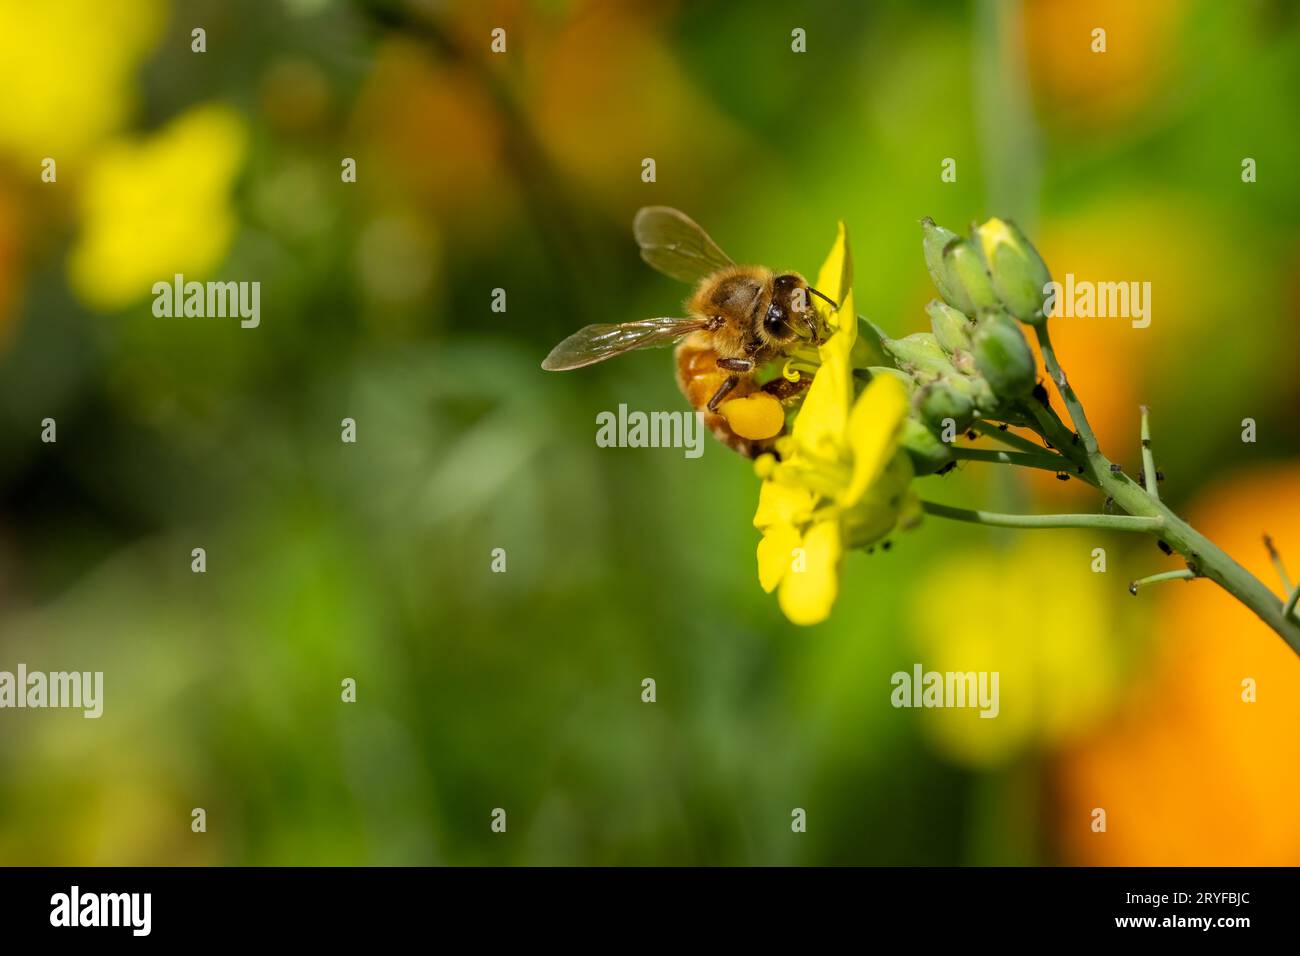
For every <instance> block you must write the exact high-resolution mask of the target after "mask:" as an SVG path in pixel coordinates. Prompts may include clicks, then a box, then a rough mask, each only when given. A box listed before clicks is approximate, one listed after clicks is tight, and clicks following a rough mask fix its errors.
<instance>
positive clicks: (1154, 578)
mask: <svg viewBox="0 0 1300 956" xmlns="http://www.w3.org/2000/svg"><path fill="white" fill-rule="evenodd" d="M1196 576H1197V575H1196V572H1195V571H1192V570H1190V569H1188V568H1183V569H1182V570H1181V571H1162V572H1161V573H1160V574H1152V575H1148V576H1147V577H1145V578H1138V579H1137V580H1136V581H1134V582H1133V583H1132V584H1130V585H1129V586H1128V593H1129V594H1137V593H1138V588H1144V587H1146V586H1147V585H1148V584H1159V583H1160V582H1161V581H1190V580H1192V578H1194V577H1196Z"/></svg>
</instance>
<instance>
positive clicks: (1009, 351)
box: [972, 312, 1037, 399]
mask: <svg viewBox="0 0 1300 956" xmlns="http://www.w3.org/2000/svg"><path fill="white" fill-rule="evenodd" d="M973 341H974V346H973V349H972V351H973V353H974V355H975V366H976V368H978V369H979V372H980V375H981V376H983V377H984V379H985V380H986V381H987V382H988V384H989V387H990V388H991V389H992V390H993V394H994V395H995V396H996V397H997V398H999V399H1016V398H1023V397H1024V396H1026V395H1028V394H1029V393H1030V391H1032V390H1033V387H1034V382H1035V380H1036V378H1037V374H1036V368H1035V365H1034V353H1033V352H1031V351H1030V350H1029V343H1028V342H1026V341H1025V336H1024V333H1022V332H1021V331H1020V327H1019V326H1018V325H1016V323H1015V322H1014V321H1012V319H1011V316H1009V315H1007V314H1006V313H1005V312H986V313H984V314H983V315H981V316H980V318H979V321H978V322H976V323H975V335H974V337H973Z"/></svg>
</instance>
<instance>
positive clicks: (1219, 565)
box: [1026, 326, 1300, 654]
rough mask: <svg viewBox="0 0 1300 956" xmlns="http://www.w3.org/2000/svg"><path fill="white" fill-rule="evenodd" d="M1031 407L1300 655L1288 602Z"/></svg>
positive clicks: (1068, 392)
mask: <svg viewBox="0 0 1300 956" xmlns="http://www.w3.org/2000/svg"><path fill="white" fill-rule="evenodd" d="M1038 329H1039V341H1040V342H1041V343H1043V354H1044V358H1045V360H1046V361H1047V364H1048V369H1049V371H1050V370H1052V369H1056V372H1058V373H1059V371H1060V365H1059V364H1058V363H1057V361H1056V355H1055V353H1054V352H1052V351H1051V343H1050V341H1049V340H1048V339H1047V334H1046V329H1045V327H1043V326H1039V327H1038ZM1049 356H1050V357H1049ZM1054 374H1055V373H1054ZM1057 381H1058V382H1059V381H1060V379H1059V378H1058V379H1057ZM1067 381H1068V380H1067ZM1061 394H1062V396H1063V397H1065V398H1066V401H1067V403H1070V402H1073V403H1075V404H1077V403H1078V398H1077V397H1076V396H1075V395H1074V391H1073V389H1070V388H1069V387H1068V385H1067V386H1066V387H1065V388H1063V389H1062V390H1061ZM1026 404H1027V406H1028V408H1029V410H1030V411H1031V413H1032V414H1033V415H1034V417H1035V419H1036V420H1037V421H1038V423H1039V425H1040V427H1041V428H1042V429H1043V432H1042V434H1043V436H1044V437H1045V438H1047V440H1048V441H1051V442H1054V443H1057V444H1058V447H1060V448H1061V451H1062V453H1063V454H1065V455H1067V456H1068V457H1071V458H1075V457H1076V455H1078V453H1079V452H1081V451H1084V452H1085V453H1084V455H1083V458H1084V460H1085V461H1086V467H1087V469H1088V473H1089V475H1090V476H1091V478H1092V480H1093V482H1094V483H1095V484H1096V485H1098V487H1100V488H1101V490H1102V491H1104V492H1106V494H1107V495H1109V496H1110V498H1111V499H1112V500H1113V501H1114V502H1115V503H1116V504H1117V505H1119V507H1121V508H1123V509H1124V510H1125V511H1127V512H1128V513H1129V514H1130V515H1135V516H1141V517H1148V518H1159V519H1161V520H1162V521H1163V522H1164V524H1163V526H1162V527H1161V528H1160V530H1159V532H1158V534H1159V537H1160V540H1162V541H1164V542H1165V543H1166V544H1167V545H1169V546H1170V547H1171V548H1173V550H1175V551H1177V552H1178V553H1179V554H1180V555H1182V556H1183V558H1184V559H1185V560H1186V561H1187V564H1188V567H1189V568H1191V569H1192V570H1193V571H1196V572H1198V573H1199V574H1200V575H1201V576H1202V577H1206V578H1209V579H1210V580H1211V581H1213V582H1214V583H1215V584H1217V585H1219V587H1221V588H1223V589H1224V590H1225V591H1227V592H1228V593H1229V594H1231V595H1232V596H1233V597H1235V598H1236V599H1237V600H1238V601H1240V602H1241V603H1242V604H1244V605H1246V607H1248V608H1250V609H1251V610H1252V611H1254V612H1255V615H1256V616H1257V617H1258V618H1259V619H1260V620H1261V621H1263V622H1264V623H1265V624H1267V625H1268V626H1269V627H1271V628H1272V629H1273V630H1274V631H1276V632H1277V634H1278V636H1280V637H1281V638H1282V640H1284V641H1286V643H1287V644H1288V645H1289V646H1290V647H1291V649H1292V650H1293V651H1295V652H1296V653H1297V654H1300V621H1296V620H1295V619H1293V618H1292V617H1290V615H1289V614H1288V613H1284V609H1283V602H1282V600H1281V599H1280V598H1278V596H1277V595H1276V594H1274V593H1273V592H1272V591H1270V590H1269V589H1268V588H1267V587H1265V586H1264V585H1263V583H1261V582H1260V580H1259V579H1258V578H1256V577H1255V576H1254V575H1253V574H1251V573H1250V572H1249V571H1247V570H1246V569H1245V568H1243V567H1242V566H1241V565H1240V564H1238V563H1237V562H1236V561H1234V560H1233V559H1232V557H1231V556H1229V555H1228V554H1227V552H1225V551H1224V550H1223V549H1222V548H1220V547H1219V546H1218V545H1216V544H1215V543H1214V542H1213V541H1211V540H1210V539H1209V538H1207V537H1205V535H1203V534H1201V533H1200V532H1199V531H1197V530H1196V529H1195V528H1193V527H1192V526H1191V525H1189V524H1188V523H1187V522H1186V521H1184V520H1183V519H1182V518H1179V517H1178V516H1177V515H1176V514H1174V513H1173V511H1171V510H1170V509H1169V507H1168V506H1167V505H1165V504H1164V503H1163V502H1161V501H1160V500H1159V499H1158V498H1156V497H1154V496H1152V495H1151V494H1148V493H1147V491H1146V490H1145V489H1144V488H1143V487H1142V486H1141V485H1139V484H1138V483H1137V482H1135V481H1134V480H1133V479H1132V478H1130V477H1128V476H1127V475H1125V474H1124V473H1123V472H1122V471H1120V470H1119V469H1118V468H1115V469H1114V470H1112V463H1111V461H1110V459H1108V458H1107V457H1106V456H1105V455H1103V454H1102V453H1101V451H1100V450H1097V449H1096V439H1095V438H1093V439H1092V449H1093V450H1091V451H1085V450H1084V449H1077V448H1076V447H1075V446H1074V445H1073V444H1072V443H1071V444H1068V445H1059V443H1060V442H1061V441H1063V440H1067V439H1063V438H1061V437H1058V436H1060V435H1061V432H1062V431H1064V430H1066V429H1065V425H1064V424H1063V423H1062V422H1061V420H1060V419H1059V418H1058V417H1057V416H1056V412H1055V411H1053V410H1052V409H1051V407H1049V406H1047V405H1044V404H1043V403H1041V402H1036V401H1033V400H1030V401H1029V402H1028V403H1026ZM1071 414H1072V416H1073V415H1074V412H1073V409H1071ZM1075 421H1076V424H1078V426H1079V430H1080V433H1081V434H1082V433H1083V429H1084V428H1085V427H1087V423H1086V419H1085V418H1084V417H1083V414H1082V409H1080V410H1079V413H1078V415H1077V417H1076V418H1075ZM1091 434H1092V430H1091V428H1089V429H1088V431H1087V433H1086V434H1084V438H1083V442H1084V445H1085V448H1086V446H1087V445H1088V437H1087V436H1089V435H1091Z"/></svg>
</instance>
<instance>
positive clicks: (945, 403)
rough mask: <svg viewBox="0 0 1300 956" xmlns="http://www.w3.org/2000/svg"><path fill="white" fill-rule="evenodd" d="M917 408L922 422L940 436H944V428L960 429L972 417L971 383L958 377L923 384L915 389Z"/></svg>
mask: <svg viewBox="0 0 1300 956" xmlns="http://www.w3.org/2000/svg"><path fill="white" fill-rule="evenodd" d="M917 410H918V411H919V412H920V413H921V417H922V418H923V419H924V420H925V423H926V424H927V425H929V426H930V428H931V429H932V430H934V431H937V432H939V433H940V438H943V437H944V436H943V430H944V429H945V428H949V427H950V428H952V429H953V430H954V431H955V432H958V433H959V432H963V431H965V430H966V429H967V428H969V427H970V424H971V422H973V421H974V420H975V401H974V399H973V398H972V396H971V387H970V385H968V384H967V383H966V382H964V381H963V380H962V379H961V378H960V377H957V378H946V377H944V378H937V379H935V380H934V381H933V382H931V383H930V384H928V385H926V386H925V387H924V388H922V389H921V391H920V392H918V393H917ZM950 423H951V424H950ZM952 437H954V438H955V437H956V436H955V435H954V436H952Z"/></svg>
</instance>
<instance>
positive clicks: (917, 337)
mask: <svg viewBox="0 0 1300 956" xmlns="http://www.w3.org/2000/svg"><path fill="white" fill-rule="evenodd" d="M885 351H886V352H888V353H889V354H890V355H892V356H893V357H894V360H895V361H896V362H897V363H898V367H899V368H901V369H903V370H904V371H907V372H911V373H913V374H914V375H916V376H918V377H919V378H920V379H921V380H928V379H931V378H934V377H936V376H938V375H945V374H954V373H955V372H956V370H955V369H954V368H953V367H952V362H951V361H949V359H948V356H947V355H946V354H945V353H944V350H943V348H942V346H940V345H939V340H938V339H936V338H935V337H934V335H933V334H932V333H930V332H914V333H912V334H911V335H905V336H903V338H901V339H886V340H885Z"/></svg>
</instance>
